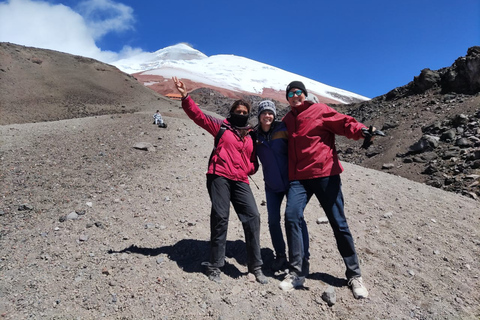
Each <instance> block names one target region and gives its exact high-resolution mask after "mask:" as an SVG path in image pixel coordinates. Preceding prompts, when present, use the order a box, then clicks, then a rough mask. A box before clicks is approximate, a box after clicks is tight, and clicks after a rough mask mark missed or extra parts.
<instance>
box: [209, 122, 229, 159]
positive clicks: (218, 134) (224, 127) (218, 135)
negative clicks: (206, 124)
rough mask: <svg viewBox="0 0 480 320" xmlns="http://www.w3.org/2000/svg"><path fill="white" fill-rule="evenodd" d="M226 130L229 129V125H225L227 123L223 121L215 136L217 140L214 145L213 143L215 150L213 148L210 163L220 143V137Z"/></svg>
mask: <svg viewBox="0 0 480 320" xmlns="http://www.w3.org/2000/svg"><path fill="white" fill-rule="evenodd" d="M225 130H227V127H226V126H225V124H223V123H222V125H221V126H220V130H218V132H217V135H216V136H215V142H214V145H213V150H212V153H211V154H210V158H209V159H208V163H210V161H212V157H213V155H214V154H215V150H217V146H218V143H219V142H220V138H221V137H222V136H223V134H224V133H225Z"/></svg>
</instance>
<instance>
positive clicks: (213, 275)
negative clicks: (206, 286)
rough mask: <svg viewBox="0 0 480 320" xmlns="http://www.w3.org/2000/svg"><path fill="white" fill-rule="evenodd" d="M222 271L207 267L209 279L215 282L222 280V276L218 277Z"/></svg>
mask: <svg viewBox="0 0 480 320" xmlns="http://www.w3.org/2000/svg"><path fill="white" fill-rule="evenodd" d="M221 273H222V272H221V271H220V269H218V268H212V267H209V268H207V277H208V279H209V280H211V281H214V282H216V283H220V282H222V278H220V274H221Z"/></svg>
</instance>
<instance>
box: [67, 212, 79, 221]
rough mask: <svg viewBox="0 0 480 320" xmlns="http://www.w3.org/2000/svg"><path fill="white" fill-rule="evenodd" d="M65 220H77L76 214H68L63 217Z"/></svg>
mask: <svg viewBox="0 0 480 320" xmlns="http://www.w3.org/2000/svg"><path fill="white" fill-rule="evenodd" d="M65 218H66V219H67V220H78V214H77V213H76V212H75V211H72V212H70V213H69V214H67V216H66V217H65Z"/></svg>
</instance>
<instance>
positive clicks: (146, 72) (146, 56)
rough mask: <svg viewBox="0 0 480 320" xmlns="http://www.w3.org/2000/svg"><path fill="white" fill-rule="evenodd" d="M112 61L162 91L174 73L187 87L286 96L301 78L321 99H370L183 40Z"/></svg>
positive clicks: (334, 100) (166, 88) (164, 91)
mask: <svg viewBox="0 0 480 320" xmlns="http://www.w3.org/2000/svg"><path fill="white" fill-rule="evenodd" d="M112 64H113V65H114V66H116V67H117V68H119V69H120V70H121V71H123V72H126V73H129V74H134V75H135V77H136V78H137V79H138V80H139V81H142V82H143V83H144V84H145V85H147V86H151V87H152V89H154V90H155V91H158V92H160V93H162V94H167V93H169V91H172V88H171V87H168V86H166V85H165V84H164V82H165V81H169V80H170V79H171V77H173V76H177V77H178V78H180V79H188V80H190V81H191V82H189V83H190V84H192V85H190V86H189V88H190V89H195V88H198V87H202V86H206V87H210V88H220V89H223V91H225V90H227V91H232V92H238V93H246V94H254V95H259V96H262V97H265V98H274V99H275V98H278V97H282V96H283V99H285V98H284V97H285V93H284V90H285V87H286V86H287V85H288V83H290V82H291V81H294V80H300V81H302V82H303V83H304V84H305V86H306V88H307V90H308V91H309V92H311V93H313V94H315V95H316V96H317V97H318V98H319V100H320V101H323V102H333V103H351V102H358V101H365V100H369V99H368V98H367V97H364V96H361V95H358V94H355V93H353V92H349V91H346V90H342V89H338V88H334V87H331V86H328V85H326V84H323V83H320V82H318V81H314V80H311V79H309V78H306V77H302V76H300V75H297V74H294V73H291V72H288V71H285V70H282V69H279V68H276V67H273V66H270V65H268V64H265V63H261V62H257V61H254V60H251V59H247V58H244V57H239V56H235V55H225V54H221V55H213V56H210V57H208V56H206V55H205V54H203V53H202V52H200V51H198V50H195V49H193V48H192V47H190V46H188V45H186V44H177V45H174V46H170V47H166V48H164V49H160V50H158V51H156V52H153V53H142V54H139V55H137V56H133V57H131V58H128V59H123V60H119V61H116V62H114V63H112ZM279 94H280V95H279ZM280 99H281V98H280Z"/></svg>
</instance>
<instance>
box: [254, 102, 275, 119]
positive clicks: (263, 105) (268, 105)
mask: <svg viewBox="0 0 480 320" xmlns="http://www.w3.org/2000/svg"><path fill="white" fill-rule="evenodd" d="M267 110H270V111H272V112H273V116H274V117H277V108H276V107H275V103H273V102H272V101H270V100H263V101H262V102H260V103H259V104H258V115H257V117H260V115H261V114H262V112H264V111H267Z"/></svg>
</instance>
